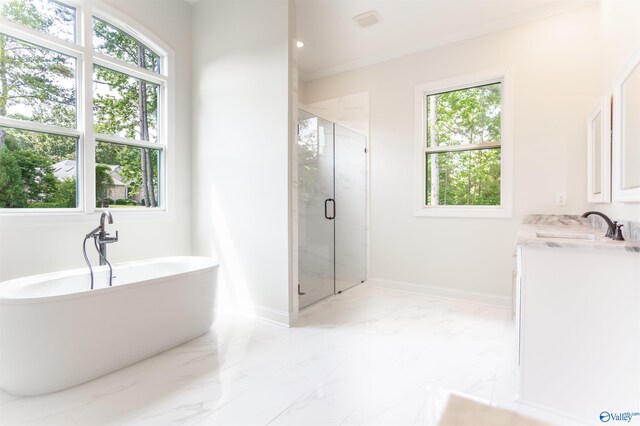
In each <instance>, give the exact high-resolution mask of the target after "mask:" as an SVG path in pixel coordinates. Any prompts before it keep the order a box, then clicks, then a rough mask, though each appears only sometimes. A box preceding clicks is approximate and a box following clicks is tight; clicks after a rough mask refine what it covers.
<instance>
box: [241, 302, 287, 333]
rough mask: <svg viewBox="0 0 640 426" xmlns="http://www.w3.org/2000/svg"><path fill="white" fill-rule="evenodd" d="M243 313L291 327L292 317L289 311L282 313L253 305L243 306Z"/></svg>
mask: <svg viewBox="0 0 640 426" xmlns="http://www.w3.org/2000/svg"><path fill="white" fill-rule="evenodd" d="M241 312H242V313H244V314H247V315H250V316H254V317H256V318H259V319H261V320H264V321H268V322H272V323H274V324H278V325H282V326H284V327H291V316H290V315H289V312H287V311H281V310H279V309H273V308H270V307H268V306H264V305H259V304H257V303H252V304H251V305H250V306H246V305H244V306H242V307H241Z"/></svg>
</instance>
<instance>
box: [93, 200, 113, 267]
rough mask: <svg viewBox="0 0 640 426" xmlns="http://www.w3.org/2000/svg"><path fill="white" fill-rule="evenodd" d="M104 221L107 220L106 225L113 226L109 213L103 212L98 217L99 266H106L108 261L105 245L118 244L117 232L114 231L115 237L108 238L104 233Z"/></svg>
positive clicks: (106, 233)
mask: <svg viewBox="0 0 640 426" xmlns="http://www.w3.org/2000/svg"><path fill="white" fill-rule="evenodd" d="M105 220H108V223H110V224H113V216H111V212H110V211H108V210H105V211H103V212H102V214H101V215H100V226H99V227H98V229H99V230H100V231H99V232H98V239H97V241H98V248H99V249H98V252H99V255H100V265H107V264H108V263H109V261H108V260H107V244H111V243H117V242H118V231H116V236H115V237H110V236H109V233H108V232H107V231H106V226H105Z"/></svg>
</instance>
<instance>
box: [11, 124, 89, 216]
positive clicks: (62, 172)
mask: <svg viewBox="0 0 640 426" xmlns="http://www.w3.org/2000/svg"><path fill="white" fill-rule="evenodd" d="M77 146H78V139H77V138H73V137H69V136H59V135H51V134H47V133H38V132H30V131H26V130H18V129H12V128H6V127H0V207H1V208H38V207H39V208H75V207H77V205H78V202H77V182H78V179H77V167H76V161H77Z"/></svg>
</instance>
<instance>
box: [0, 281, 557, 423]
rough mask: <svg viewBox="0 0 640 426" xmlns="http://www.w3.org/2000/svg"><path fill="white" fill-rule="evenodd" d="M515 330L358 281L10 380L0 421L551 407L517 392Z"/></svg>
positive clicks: (307, 418) (501, 316)
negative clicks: (54, 372) (44, 376)
mask: <svg viewBox="0 0 640 426" xmlns="http://www.w3.org/2000/svg"><path fill="white" fill-rule="evenodd" d="M514 341H515V337H514V327H513V322H512V319H511V313H510V312H509V311H508V310H505V309H500V308H493V307H489V306H483V305H478V304H474V303H468V302H463V301H456V300H448V299H443V298H437V297H428V296H422V295H415V294H409V293H404V292H396V291H391V290H386V289H379V288H372V287H368V286H367V285H360V286H357V287H355V288H353V289H350V290H348V291H345V292H343V293H342V294H340V295H337V296H334V297H331V298H329V299H326V300H323V301H321V302H319V303H316V304H314V305H312V306H310V307H309V308H307V309H304V310H303V311H301V313H300V320H299V322H298V324H296V326H295V327H293V328H285V327H280V326H278V325H274V324H271V323H268V322H263V321H259V320H256V319H251V318H248V317H244V316H234V315H231V314H228V313H217V315H216V320H215V323H214V326H213V327H212V329H211V331H210V332H209V333H207V334H205V335H203V336H201V337H199V338H197V339H194V340H192V341H190V342H187V343H185V344H183V345H181V346H179V347H176V348H174V349H171V350H169V351H166V352H163V353H161V354H159V355H156V356H154V357H151V358H149V359H146V360H144V361H141V362H139V363H137V364H134V365H132V366H129V367H127V368H124V369H122V370H119V371H117V372H114V373H112V374H109V375H107V376H104V377H101V378H99V379H96V380H93V381H91V382H88V383H86V384H83V385H80V386H76V387H74V388H71V389H68V390H65V391H61V392H57V393H54V394H50V395H43V396H39V397H31V398H20V397H15V396H12V395H9V394H7V393H5V392H0V424H1V425H6V426H9V425H11V426H13V425H65V426H75V425H78V426H97V425H123V426H137V425H199V426H223V425H224V426H226V425H267V424H270V425H296V426H300V425H341V424H345V425H356V424H362V425H375V424H381V425H383V424H384V425H388V424H394V425H431V424H437V422H438V419H439V418H440V415H441V414H442V412H443V410H444V408H445V406H446V402H447V399H448V397H449V395H450V394H451V393H457V394H463V395H466V396H468V397H471V398H475V399H478V400H481V401H490V402H491V404H492V405H497V406H502V407H505V408H509V409H512V410H516V411H519V412H523V413H525V414H528V415H531V416H534V417H536V416H537V417H541V418H543V419H544V418H545V413H542V412H534V411H535V410H532V409H531V408H529V407H524V406H521V405H519V404H517V403H515V402H514V398H513V396H514V395H515V371H516V370H515V352H514V348H515V346H514ZM548 418H549V417H547V419H548ZM551 420H552V422H553V420H558V419H557V418H555V419H554V418H552V419H551Z"/></svg>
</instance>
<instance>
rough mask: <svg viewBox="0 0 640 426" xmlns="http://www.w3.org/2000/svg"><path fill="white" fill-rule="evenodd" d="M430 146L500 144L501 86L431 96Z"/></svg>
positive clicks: (428, 140)
mask: <svg viewBox="0 0 640 426" xmlns="http://www.w3.org/2000/svg"><path fill="white" fill-rule="evenodd" d="M426 103H427V117H426V119H427V146H428V147H435V146H442V145H447V146H451V145H469V144H479V143H490V142H500V111H501V103H502V95H501V84H500V83H494V84H489V85H486V86H479V87H471V88H468V89H461V90H454V91H450V92H444V93H438V94H433V95H429V96H427V102H426Z"/></svg>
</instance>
